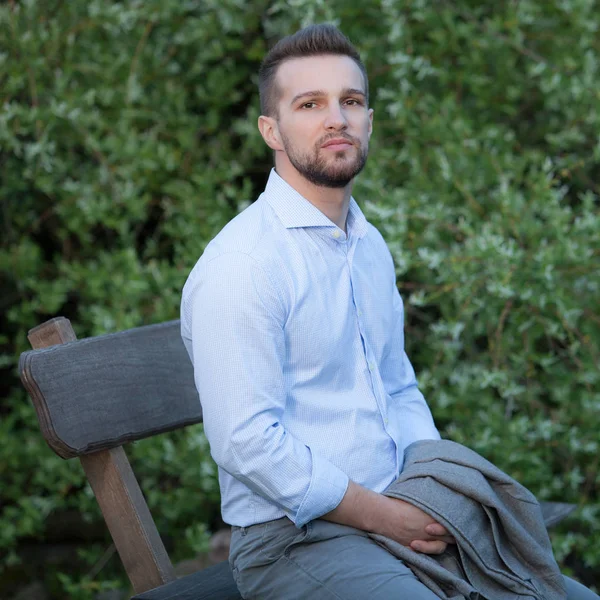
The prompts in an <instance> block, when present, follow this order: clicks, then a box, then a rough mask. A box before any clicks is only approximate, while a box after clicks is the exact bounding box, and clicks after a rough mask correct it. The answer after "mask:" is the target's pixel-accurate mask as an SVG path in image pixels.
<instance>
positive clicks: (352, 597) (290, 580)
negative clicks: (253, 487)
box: [229, 517, 599, 600]
mask: <svg viewBox="0 0 600 600" xmlns="http://www.w3.org/2000/svg"><path fill="white" fill-rule="evenodd" d="M229 562H230V564H231V568H232V571H233V577H234V579H235V582H236V584H237V586H238V589H239V590H240V593H241V595H242V597H243V598H245V599H247V600H250V599H260V600H309V599H310V600H321V599H322V600H330V599H331V600H333V599H336V600H439V598H438V597H437V596H436V595H435V594H434V593H433V592H432V591H431V590H430V589H429V588H427V587H426V586H425V585H424V584H422V583H421V582H420V581H419V580H418V579H417V578H416V577H415V576H414V575H413V573H412V571H410V569H409V568H408V567H407V566H406V565H405V564H404V563H403V562H402V561H400V560H398V559H397V558H396V557H394V556H392V555H391V554H390V553H389V552H388V551H387V550H385V549H384V548H382V547H381V546H379V545H378V544H377V543H376V542H374V541H373V540H372V539H371V538H370V537H368V535H367V534H366V533H365V532H364V531H360V530H358V529H354V528H352V527H346V526H344V525H337V524H335V523H329V522H328V521H323V520H321V519H316V520H315V521H311V522H310V523H308V524H307V525H305V526H304V527H303V528H302V529H297V528H296V527H295V526H294V524H293V523H292V522H291V521H290V520H289V519H287V518H285V517H284V518H282V519H277V520H275V521H268V522H267V523H260V524H258V525H252V526H251V527H232V537H231V547H230V553H229ZM565 583H566V585H567V592H568V600H594V599H596V600H597V599H598V598H599V597H598V596H597V595H596V594H594V593H593V592H591V591H590V590H588V589H587V588H585V587H584V586H582V585H581V584H579V583H577V582H576V581H574V580H573V579H569V578H568V577H565Z"/></svg>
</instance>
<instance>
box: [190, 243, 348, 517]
mask: <svg viewBox="0 0 600 600" xmlns="http://www.w3.org/2000/svg"><path fill="white" fill-rule="evenodd" d="M186 302H187V303H188V304H189V310H190V312H191V337H192V360H193V365H194V378H195V382H196V387H197V389H198V393H199V396H200V402H201V404H202V412H203V418H204V429H205V432H206V436H207V438H208V441H209V444H210V448H211V454H212V456H213V458H214V460H215V462H216V463H217V464H218V465H219V466H220V467H221V468H222V469H224V470H225V471H226V472H227V473H229V474H230V475H231V476H233V477H235V478H236V479H238V480H239V481H241V482H242V483H244V484H245V485H246V486H247V487H249V488H250V489H251V490H253V491H254V492H256V493H257V494H260V495H261V496H263V497H265V498H267V499H268V500H269V501H271V502H272V503H273V504H275V505H277V506H279V507H280V508H281V509H282V510H284V511H285V512H286V514H287V515H288V517H289V518H290V519H291V520H292V521H293V522H294V524H295V525H296V526H297V527H302V526H303V525H304V524H305V523H307V522H308V521H310V520H312V519H315V518H318V517H320V516H322V515H324V514H326V513H327V512H330V511H331V510H333V509H334V508H335V507H336V506H337V505H338V504H339V503H340V502H341V500H342V498H343V496H344V494H345V493H346V489H347V487H348V477H347V475H346V474H344V473H343V472H342V471H341V470H340V469H339V468H337V467H336V466H334V465H333V464H331V463H330V462H329V461H327V460H326V459H324V458H323V457H321V456H319V455H318V454H316V453H315V452H313V451H312V450H311V448H310V447H309V446H307V445H306V444H304V443H302V442H301V441H299V440H297V439H295V438H294V437H293V436H292V435H290V433H289V432H288V431H286V429H285V427H284V426H283V425H282V415H283V412H284V410H285V405H286V385H285V379H284V364H285V356H286V347H285V346H286V344H285V332H284V326H285V321H286V318H287V314H286V308H285V306H284V302H283V301H282V298H281V296H280V295H279V293H278V290H277V288H276V287H275V286H274V285H273V280H272V279H271V277H270V276H269V275H268V274H267V273H266V272H265V270H264V269H263V268H262V267H261V266H260V265H259V264H258V263H257V261H256V260H255V259H254V258H253V257H251V256H249V255H247V254H242V253H235V252H234V253H227V254H223V255H220V256H218V257H216V258H213V259H212V260H210V261H206V262H205V263H204V264H203V267H202V269H201V270H200V272H199V273H198V274H197V276H196V278H195V280H194V283H193V285H192V288H191V290H190V292H189V294H188V295H187V298H186Z"/></svg>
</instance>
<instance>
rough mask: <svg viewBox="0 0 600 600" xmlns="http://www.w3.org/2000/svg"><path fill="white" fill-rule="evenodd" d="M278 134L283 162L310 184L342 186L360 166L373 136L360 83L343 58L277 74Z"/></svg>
mask: <svg viewBox="0 0 600 600" xmlns="http://www.w3.org/2000/svg"><path fill="white" fill-rule="evenodd" d="M276 83H277V86H278V89H279V92H280V98H279V103H278V115H277V117H276V119H275V120H276V123H277V129H278V132H279V136H280V140H281V145H282V146H283V151H284V153H285V155H286V158H287V160H289V162H290V163H291V165H292V166H293V167H294V169H295V170H296V171H298V173H300V175H302V176H303V177H304V178H305V179H307V180H308V181H310V182H311V183H313V184H315V185H318V186H324V187H329V188H342V187H345V186H346V185H347V184H348V183H349V182H350V181H351V180H352V179H353V178H354V177H355V176H356V175H358V173H359V172H360V171H361V170H362V168H363V167H364V165H365V163H366V160H367V153H368V149H369V137H370V136H371V131H372V120H373V111H372V110H370V109H368V108H367V102H366V97H365V82H364V79H363V75H362V72H361V70H360V68H359V67H358V65H357V64H356V63H355V62H354V61H353V60H352V59H351V58H350V57H348V56H329V55H324V56H311V57H307V58H297V59H291V60H288V61H286V62H284V63H283V64H282V65H281V66H280V67H279V69H278V71H277V76H276Z"/></svg>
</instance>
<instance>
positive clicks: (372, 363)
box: [369, 361, 375, 371]
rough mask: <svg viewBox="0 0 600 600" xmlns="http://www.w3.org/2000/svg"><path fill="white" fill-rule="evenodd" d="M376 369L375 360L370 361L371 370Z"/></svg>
mask: <svg viewBox="0 0 600 600" xmlns="http://www.w3.org/2000/svg"><path fill="white" fill-rule="evenodd" d="M374 369H375V363H374V362H373V361H371V362H370V363H369V371H373V370H374Z"/></svg>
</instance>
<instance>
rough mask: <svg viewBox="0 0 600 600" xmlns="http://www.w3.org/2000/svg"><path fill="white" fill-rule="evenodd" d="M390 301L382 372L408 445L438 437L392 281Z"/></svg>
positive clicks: (402, 311) (401, 306)
mask: <svg viewBox="0 0 600 600" xmlns="http://www.w3.org/2000/svg"><path fill="white" fill-rule="evenodd" d="M393 301H394V313H395V315H396V321H395V327H394V331H393V332H392V337H391V340H390V352H389V353H388V354H387V356H386V358H385V360H384V362H383V364H382V366H381V373H382V376H383V378H384V384H385V387H386V390H387V392H388V393H389V394H390V396H391V397H392V399H393V401H394V402H396V403H397V405H398V408H399V414H400V429H401V432H402V442H403V445H404V447H408V446H409V445H410V444H412V443H413V442H416V441H419V440H439V439H440V433H439V431H438V429H437V427H436V426H435V423H434V421H433V417H432V415H431V410H430V409H429V406H428V404H427V402H426V401H425V398H424V396H423V394H422V393H421V391H420V390H419V388H418V385H417V379H416V376H415V371H414V369H413V367H412V365H411V363H410V360H409V359H408V356H407V354H406V351H405V349H404V305H403V303H402V298H401V297H400V293H399V292H398V289H397V288H396V287H395V284H394V299H393Z"/></svg>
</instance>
